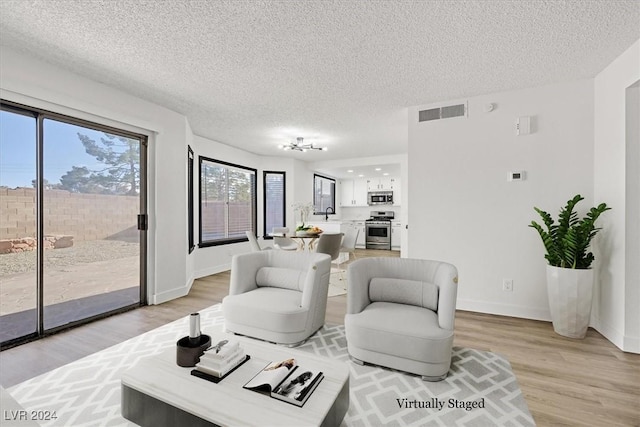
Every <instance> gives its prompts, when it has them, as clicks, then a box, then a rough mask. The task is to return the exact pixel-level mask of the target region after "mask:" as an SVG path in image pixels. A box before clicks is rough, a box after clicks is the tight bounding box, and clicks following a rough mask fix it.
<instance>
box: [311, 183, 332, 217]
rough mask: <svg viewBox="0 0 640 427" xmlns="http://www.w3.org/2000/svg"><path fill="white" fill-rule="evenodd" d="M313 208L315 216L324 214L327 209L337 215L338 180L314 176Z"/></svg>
mask: <svg viewBox="0 0 640 427" xmlns="http://www.w3.org/2000/svg"><path fill="white" fill-rule="evenodd" d="M313 207H314V210H315V212H314V214H316V215H319V214H324V213H325V212H326V211H327V208H331V209H332V210H333V212H334V213H335V209H336V180H335V179H331V178H327V177H325V176H322V175H317V174H313Z"/></svg>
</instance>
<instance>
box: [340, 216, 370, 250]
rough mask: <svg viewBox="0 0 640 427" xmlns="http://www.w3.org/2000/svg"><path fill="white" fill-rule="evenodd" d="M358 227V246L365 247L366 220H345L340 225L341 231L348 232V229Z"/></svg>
mask: <svg viewBox="0 0 640 427" xmlns="http://www.w3.org/2000/svg"><path fill="white" fill-rule="evenodd" d="M350 229H357V230H358V238H357V239H356V247H357V248H364V247H365V246H366V236H365V232H366V231H365V227H364V221H345V222H343V223H342V226H341V227H340V231H341V232H342V233H346V232H347V230H350Z"/></svg>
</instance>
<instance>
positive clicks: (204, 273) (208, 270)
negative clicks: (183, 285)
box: [194, 264, 231, 279]
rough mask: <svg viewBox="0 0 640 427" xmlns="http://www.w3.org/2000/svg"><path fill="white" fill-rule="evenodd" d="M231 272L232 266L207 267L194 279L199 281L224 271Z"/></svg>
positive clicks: (196, 274)
mask: <svg viewBox="0 0 640 427" xmlns="http://www.w3.org/2000/svg"><path fill="white" fill-rule="evenodd" d="M229 270H231V264H221V265H216V266H213V267H207V268H203V269H200V270H198V271H196V272H195V274H194V278H195V279H199V278H201V277H206V276H211V275H212V274H218V273H222V272H223V271H229Z"/></svg>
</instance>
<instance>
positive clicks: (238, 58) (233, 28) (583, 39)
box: [0, 0, 640, 161]
mask: <svg viewBox="0 0 640 427" xmlns="http://www.w3.org/2000/svg"><path fill="white" fill-rule="evenodd" d="M638 38H640V2H639V1H637V0H633V1H614V0H606V1H375V2H374V1H306V0H305V1H302V0H301V1H184V0H180V1H179V0H172V1H159V0H157V1H87V0H85V1H62V0H53V1H25V0H19V1H10V0H2V2H1V3H0V43H2V44H3V45H6V46H9V47H12V48H14V49H16V50H18V51H24V52H28V53H29V54H31V55H34V56H36V57H39V58H41V59H44V60H45V61H47V62H50V63H53V64H57V65H59V66H62V67H66V68H68V69H70V70H72V71H74V72H76V73H78V74H81V75H86V76H88V77H90V78H92V79H94V80H98V81H100V82H103V83H106V84H108V85H111V86H114V87H117V88H120V89H122V90H124V91H126V92H128V93H131V94H134V95H136V96H138V97H140V98H144V99H147V100H149V101H152V102H155V103H158V104H161V105H164V106H166V107H167V108H169V109H172V110H175V111H178V112H181V113H183V114H184V115H186V116H187V117H188V119H189V122H190V124H191V127H192V129H193V131H194V132H195V133H196V134H198V135H201V136H204V137H207V138H210V139H212V140H215V141H219V142H222V143H225V144H229V145H233V146H237V147H241V148H244V149H246V150H249V151H251V152H254V153H259V154H264V155H288V156H294V157H298V158H304V159H308V160H312V161H320V160H327V159H337V158H351V157H361V156H363V155H366V156H383V155H389V154H397V153H402V152H406V149H407V147H406V145H407V122H406V108H407V107H409V106H413V105H420V104H428V103H433V102H438V101H444V100H451V99H459V98H464V97H470V96H475V95H481V94H485V93H491V92H498V91H504V90H512V89H518V88H527V87H535V86H540V85H545V84H549V83H554V82H562V81H569V80H576V79H582V78H590V77H593V76H595V75H596V74H597V73H598V72H600V71H601V70H602V69H603V68H604V67H606V66H607V65H608V64H609V63H610V62H611V61H612V60H613V59H615V58H616V57H617V56H619V55H620V54H621V53H622V52H623V51H624V50H625V49H627V48H628V47H629V46H630V45H631V44H633V42H635V41H636V40H637V39H638ZM298 136H302V137H304V138H305V142H315V143H316V144H317V145H324V146H327V147H329V151H327V152H313V153H287V154H285V153H283V152H281V151H279V150H278V149H277V146H278V144H280V143H282V142H287V141H293V140H295V138H296V137H298Z"/></svg>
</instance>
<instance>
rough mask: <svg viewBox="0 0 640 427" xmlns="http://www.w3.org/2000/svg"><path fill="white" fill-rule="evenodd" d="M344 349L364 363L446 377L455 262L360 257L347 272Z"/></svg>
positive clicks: (433, 378)
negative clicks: (345, 341) (347, 286)
mask: <svg viewBox="0 0 640 427" xmlns="http://www.w3.org/2000/svg"><path fill="white" fill-rule="evenodd" d="M347 275H348V279H347V282H348V283H349V292H348V293H347V314H346V316H345V319H344V326H345V333H346V337H347V349H348V351H349V354H350V355H351V356H352V357H353V358H354V359H355V361H356V362H358V363H362V362H368V363H372V364H375V365H380V366H386V367H389V368H393V369H399V370H402V371H406V372H411V373H414V374H417V375H421V376H422V378H423V379H424V380H426V381H439V380H442V379H444V378H446V376H447V373H448V371H449V367H450V365H451V350H452V346H453V331H454V320H455V312H456V296H457V292H458V271H457V269H456V267H455V266H453V265H451V264H447V263H445V262H439V261H429V260H421V259H407V258H366V259H359V260H357V261H354V262H352V263H351V264H350V265H349V268H348V270H347Z"/></svg>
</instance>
